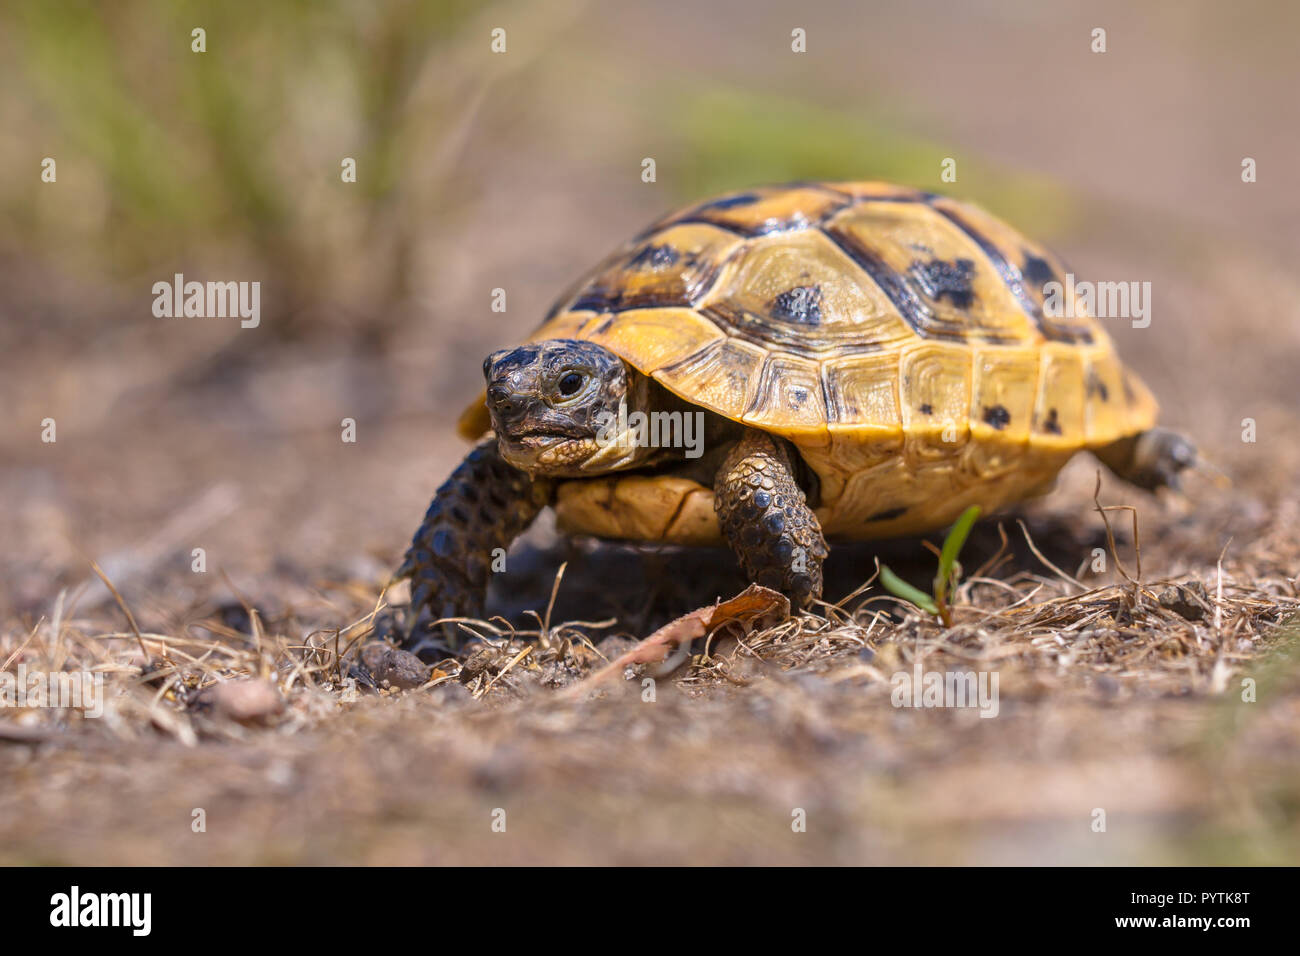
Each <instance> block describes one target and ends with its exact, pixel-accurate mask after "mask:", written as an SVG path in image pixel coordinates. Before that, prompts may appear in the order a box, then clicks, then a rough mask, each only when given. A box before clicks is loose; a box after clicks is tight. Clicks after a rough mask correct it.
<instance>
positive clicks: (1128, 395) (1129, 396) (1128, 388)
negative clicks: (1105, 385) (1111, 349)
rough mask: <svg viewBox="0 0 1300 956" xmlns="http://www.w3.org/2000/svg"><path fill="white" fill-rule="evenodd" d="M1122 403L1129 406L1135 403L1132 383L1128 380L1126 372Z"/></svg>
mask: <svg viewBox="0 0 1300 956" xmlns="http://www.w3.org/2000/svg"><path fill="white" fill-rule="evenodd" d="M1124 401H1126V402H1128V403H1129V404H1130V405H1132V404H1133V403H1134V402H1135V401H1137V395H1136V394H1135V393H1134V391H1133V383H1132V382H1131V381H1130V380H1129V377H1128V372H1125V373H1124Z"/></svg>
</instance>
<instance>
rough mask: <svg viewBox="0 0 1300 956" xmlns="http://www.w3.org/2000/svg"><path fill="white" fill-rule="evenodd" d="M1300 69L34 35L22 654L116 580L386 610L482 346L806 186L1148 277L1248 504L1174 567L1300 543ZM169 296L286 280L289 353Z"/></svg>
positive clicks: (385, 38)
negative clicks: (1295, 526) (905, 207)
mask: <svg viewBox="0 0 1300 956" xmlns="http://www.w3.org/2000/svg"><path fill="white" fill-rule="evenodd" d="M195 28H202V29H203V30H204V31H205V32H206V36H205V42H206V52H203V53H195V52H192V50H191V43H192V42H193V41H192V37H191V31H192V30H194V29H195ZM497 28H501V29H503V30H504V31H505V43H506V50H505V52H503V53H494V52H493V50H492V32H493V30H494V29H497ZM796 28H800V29H803V30H804V31H806V37H807V52H805V53H794V52H792V50H791V31H792V30H794V29H796ZM1096 28H1102V29H1104V30H1105V31H1106V52H1104V53H1094V52H1092V46H1093V42H1094V41H1093V31H1094V29H1096ZM1298 34H1300V7H1298V6H1297V5H1295V4H1291V3H1287V2H1284V0H1240V2H1237V3H1234V4H1230V5H1224V4H1222V3H1218V2H1212V0H1203V2H1202V0H1191V2H1188V0H1178V2H1173V0H1170V2H1147V3H1142V4H1140V5H1138V4H1131V3H1125V2H1118V0H1098V2H1090V3H1088V4H1043V3H1040V2H1035V0H969V2H939V0H910V2H898V3H883V2H861V0H853V2H848V0H845V2H835V0H825V2H804V3H798V4H793V3H778V2H771V0H734V2H727V0H723V2H712V3H708V4H701V3H699V2H696V0H657V2H654V3H645V4H627V3H596V2H590V3H584V2H576V0H574V2H570V0H557V2H531V3H509V2H501V3H478V2H468V0H466V2H427V0H426V2H412V0H393V2H384V3H374V2H369V0H357V2H332V3H320V2H308V0H298V2H292V0H284V2H277V3H229V2H226V3H218V2H206V3H205V2H197V0H195V2H188V0H120V2H113V3H108V2H103V3H93V2H81V3H73V2H22V0H19V2H13V3H6V4H4V5H3V6H2V7H0V130H3V135H0V407H3V409H4V414H3V415H0V502H3V504H2V505H0V621H4V622H5V624H6V626H7V627H9V628H12V630H13V632H14V633H23V632H25V631H26V629H28V628H30V627H31V625H32V624H33V623H34V621H35V620H36V618H37V617H38V616H40V615H42V614H47V613H48V612H49V609H50V605H51V602H52V601H53V600H54V596H55V595H56V594H57V593H58V592H59V590H60V589H61V588H63V587H75V586H77V585H79V584H81V583H83V582H85V581H86V580H88V577H89V573H88V565H87V558H89V557H94V558H96V559H97V560H98V561H99V562H100V563H101V564H102V565H103V566H104V568H105V570H106V571H107V572H109V575H110V577H112V578H113V580H114V581H115V582H117V584H118V586H119V587H120V588H121V589H122V591H123V593H124V594H126V595H127V597H128V598H129V600H130V602H131V605H132V608H133V610H134V611H135V612H136V614H137V615H138V616H139V618H140V620H141V625H142V626H144V627H154V628H167V627H171V628H176V627H181V626H184V625H185V624H186V623H187V622H189V621H191V620H193V619H194V618H195V616H196V615H199V614H201V613H207V611H208V610H209V609H210V608H211V607H212V605H213V604H214V603H215V602H219V601H221V600H227V599H229V595H230V593H231V591H230V588H232V587H237V588H238V589H239V590H240V592H241V593H243V594H245V595H247V596H249V598H250V600H253V601H255V602H257V603H258V604H259V606H265V607H270V608H272V609H283V608H284V607H285V606H286V604H291V603H293V602H294V601H295V600H297V599H298V598H299V597H303V599H304V600H305V596H306V595H307V594H309V593H314V592H312V588H313V587H314V586H315V584H316V583H317V582H319V581H322V580H341V579H342V580H357V581H361V582H365V583H366V585H367V586H370V587H377V586H378V585H379V584H381V583H382V582H383V580H384V579H385V577H386V574H387V572H388V570H389V569H391V568H392V567H393V566H394V564H395V562H396V561H397V560H398V559H399V558H400V555H401V553H402V551H403V550H404V548H405V545H406V543H407V541H408V540H409V537H410V535H411V533H412V532H413V530H414V529H415V526H416V524H417V523H418V521H419V519H420V517H421V515H422V514H423V511H424V508H425V506H426V504H427V501H428V498H429V496H430V494H431V492H432V491H433V489H434V488H435V487H436V486H437V484H439V483H440V482H441V481H442V479H443V478H444V477H445V475H446V474H447V472H449V471H450V470H451V468H452V467H454V465H455V463H456V462H457V460H458V459H459V457H460V456H461V455H462V454H463V451H464V446H463V445H462V444H461V443H460V442H459V440H458V439H457V438H456V437H455V435H454V433H453V423H454V421H455V418H456V416H457V414H458V413H459V411H460V410H461V408H462V406H463V405H464V404H465V403H466V402H467V401H468V400H470V399H471V398H472V397H473V396H474V395H475V394H476V391H477V389H478V388H479V386H480V384H481V372H480V365H481V361H482V358H483V356H484V355H485V354H486V353H487V352H488V351H489V350H492V349H495V348H500V347H502V346H505V345H509V344H511V343H514V342H516V341H518V340H519V339H520V338H522V337H523V336H524V335H526V334H527V333H528V332H529V331H530V330H531V329H532V328H533V327H534V326H535V325H536V324H537V323H538V322H539V320H540V318H541V316H542V315H543V313H544V312H545V310H546V309H547V308H548V307H549V305H550V304H551V302H552V300H553V299H554V298H556V297H557V296H558V295H559V294H560V293H561V292H562V291H563V290H564V289H565V288H566V287H567V286H568V285H569V284H570V283H571V282H572V281H574V280H575V279H576V278H577V277H578V276H579V275H580V274H581V273H582V272H583V271H584V270H586V269H587V268H588V267H590V266H591V265H592V264H594V263H595V262H596V261H597V260H598V259H599V258H600V257H601V256H603V255H604V254H605V253H606V252H608V251H609V250H610V249H611V248H612V247H613V246H615V245H616V244H618V243H620V242H621V241H623V240H624V239H626V238H627V237H628V236H630V235H632V234H633V233H634V232H636V231H638V230H639V229H640V228H642V227H643V226H645V225H646V224H647V223H649V222H650V221H651V220H653V219H655V218H656V217H658V216H660V215H661V214H663V213H665V212H667V211H669V210H671V209H673V208H674V207H677V206H680V205H682V204H685V203H688V202H693V201H696V200H698V199H701V198H704V197H707V196H709V195H710V194H712V193H716V192H720V191H724V190H731V189H739V188H743V187H745V186H749V185H753V184H759V183H765V182H781V181H787V180H792V179H805V178H828V179H886V180H893V181H897V182H902V183H908V184H913V185H916V186H920V187H923V188H926V189H932V190H936V191H941V192H947V193H950V194H952V195H955V196H958V197H960V198H965V199H970V200H973V201H975V202H978V203H980V204H982V205H984V206H985V207H986V208H988V209H989V210H990V211H992V212H993V213H995V214H997V215H999V216H1001V217H1003V218H1004V219H1006V220H1008V221H1009V222H1010V223H1012V224H1013V225H1014V226H1016V227H1017V228H1019V229H1021V230H1022V231H1023V232H1025V233H1026V234H1028V235H1030V236H1033V237H1034V238H1036V239H1038V240H1040V241H1042V242H1043V243H1045V244H1047V245H1048V246H1050V247H1052V248H1053V249H1055V250H1056V251H1057V252H1058V253H1059V254H1060V255H1061V256H1062V257H1063V258H1064V259H1065V260H1066V262H1067V263H1068V264H1069V265H1070V266H1071V268H1072V270H1073V271H1074V272H1075V273H1076V275H1078V276H1079V277H1081V278H1091V279H1104V280H1125V281H1129V280H1131V281H1149V282H1151V283H1152V290H1153V303H1152V324H1151V326H1150V328H1148V329H1144V330H1134V329H1131V328H1129V327H1128V323H1127V322H1123V321H1111V322H1110V324H1109V326H1108V328H1109V329H1110V331H1111V332H1112V334H1113V335H1114V336H1115V338H1116V339H1117V340H1118V344H1119V347H1120V351H1121V352H1122V354H1123V355H1124V357H1125V359H1126V360H1127V361H1128V362H1129V363H1131V364H1132V365H1133V366H1134V367H1135V368H1136V369H1137V370H1138V371H1139V372H1140V374H1141V375H1142V376H1143V377H1144V378H1145V379H1146V380H1147V382H1148V383H1149V384H1150V385H1151V387H1152V389H1153V391H1154V392H1155V393H1156V395H1157V396H1159V397H1160V399H1161V402H1162V405H1163V408H1164V418H1165V420H1166V422H1167V423H1168V424H1169V425H1171V426H1173V427H1175V428H1180V429H1183V430H1185V431H1187V432H1189V433H1191V434H1192V435H1193V436H1194V437H1195V438H1196V439H1197V440H1198V442H1199V443H1200V444H1201V445H1202V447H1203V448H1204V449H1206V450H1207V451H1208V452H1209V453H1210V455H1211V456H1212V457H1213V458H1215V460H1216V461H1217V462H1218V463H1219V464H1220V466H1221V467H1223V468H1224V469H1225V470H1226V471H1228V472H1229V473H1231V474H1232V475H1233V477H1234V479H1235V480H1236V482H1237V485H1236V489H1237V490H1236V497H1235V498H1234V501H1236V502H1238V504H1236V505H1234V507H1235V508H1236V509H1237V510H1236V511H1234V512H1233V516H1234V517H1233V518H1232V521H1229V522H1227V523H1226V524H1222V525H1215V526H1214V529H1213V531H1212V532H1207V533H1204V534H1199V535H1198V534H1192V533H1184V534H1182V535H1181V536H1171V538H1170V540H1169V542H1168V543H1169V549H1168V550H1167V551H1166V552H1165V553H1164V554H1163V558H1162V557H1159V556H1157V557H1153V558H1152V560H1153V561H1155V562H1157V563H1160V562H1161V561H1163V564H1161V565H1160V567H1159V571H1160V572H1161V573H1164V572H1168V573H1174V572H1176V571H1178V570H1179V569H1180V568H1184V567H1187V566H1189V565H1191V564H1195V563H1197V562H1202V563H1203V562H1209V564H1210V566H1211V567H1212V566H1213V561H1214V559H1215V556H1216V555H1217V554H1218V553H1219V552H1220V550H1221V549H1222V547H1223V546H1224V543H1225V540H1226V537H1227V536H1228V534H1229V533H1234V532H1235V533H1236V534H1238V536H1239V537H1238V540H1239V541H1240V540H1242V538H1241V537H1240V535H1241V534H1242V533H1243V531H1242V529H1246V533H1247V535H1249V534H1250V533H1251V532H1250V529H1252V528H1255V527H1257V526H1258V524H1259V523H1260V522H1261V521H1263V520H1264V518H1265V517H1266V516H1268V515H1274V516H1275V517H1277V520H1279V521H1290V520H1292V519H1293V518H1294V517H1296V512H1297V509H1296V507H1295V500H1296V496H1295V488H1296V482H1295V478H1294V475H1295V469H1296V466H1297V463H1298V462H1297V454H1296V452H1295V449H1294V447H1292V444H1291V443H1292V442H1293V441H1294V436H1295V434H1296V433H1297V426H1298V425H1300V403H1297V398H1296V381H1297V378H1296V369H1297V367H1298V366H1300V278H1297V271H1296V266H1295V256H1296V250H1297V249H1298V248H1300V189H1297V188H1296V185H1295V178H1294V177H1295V170H1296V168H1297V156H1298V155H1300V152H1298V150H1297V147H1298V146H1300V142H1297V140H1298V138H1300V137H1298V136H1297V130H1300V101H1297V98H1296V96H1295V92H1296V90H1297V88H1300V60H1297V58H1296V55H1295V37H1296V36H1297V35H1298ZM47 157H49V158H53V159H54V160H55V161H56V163H57V167H56V168H57V181H56V182H53V183H49V182H43V181H42V178H41V173H42V160H43V159H45V158H47ZM1247 157H1249V158H1252V159H1254V160H1255V162H1256V164H1257V169H1258V181H1257V182H1255V183H1251V184H1247V183H1243V181H1242V177H1241V171H1242V161H1243V159H1244V158H1247ZM345 158H352V159H354V160H355V162H356V182H355V183H349V182H343V181H342V180H341V177H340V172H341V163H342V162H343V160H344V159H345ZM645 158H653V159H654V160H655V163H656V174H657V175H656V181H655V182H653V183H646V182H643V181H642V178H641V173H642V161H643V160H644V159H645ZM948 158H951V159H954V160H955V161H956V170H957V180H956V182H954V183H946V182H942V181H941V179H940V173H941V164H942V163H943V162H944V160H945V159H948ZM175 273H183V274H184V275H185V277H186V278H187V279H188V280H198V281H208V280H221V281H227V280H233V281H260V283H261V288H262V299H261V313H262V314H261V323H260V326H259V327H258V328H256V329H241V328H240V327H239V322H238V320H235V319H196V318H190V319H160V318H156V317H154V315H153V314H152V306H153V301H154V295H153V293H152V286H153V284H154V283H155V282H158V281H170V280H171V278H172V276H173V275H174V274H175ZM496 288H503V289H505V290H506V292H507V296H508V298H507V302H508V309H507V311H506V312H505V313H504V314H502V313H495V312H493V311H492V310H491V302H492V290H493V289H496ZM47 418H52V419H54V420H55V421H56V423H57V441H56V442H55V443H53V444H50V443H45V442H42V441H41V432H42V427H43V426H42V422H43V420H45V419H47ZM344 418H352V419H355V421H356V423H357V424H356V429H357V441H356V443H355V444H346V443H343V442H341V441H340V422H341V420H342V419H344ZM1246 418H1250V419H1253V420H1254V421H1255V422H1257V428H1258V441H1257V442H1256V443H1254V444H1243V443H1242V441H1241V429H1242V420H1243V419H1246ZM1081 467H1082V471H1080V475H1081V476H1083V477H1082V478H1081V480H1080V481H1079V482H1076V485H1075V486H1074V487H1073V488H1072V491H1071V494H1074V495H1075V497H1074V498H1072V499H1070V501H1071V502H1072V504H1070V505H1069V507H1072V508H1075V509H1076V510H1077V505H1078V497H1077V494H1078V492H1079V489H1080V488H1083V487H1085V486H1086V487H1087V488H1088V490H1089V491H1090V482H1091V466H1088V465H1084V466H1081ZM1086 493H1087V492H1085V494H1086ZM1120 494H1123V492H1120ZM1062 500H1064V499H1062ZM1233 522H1235V524H1234V523H1233ZM1220 532H1222V533H1220ZM1175 543H1176V545H1177V546H1176V547H1175V546H1174V544H1175ZM200 546H201V547H204V548H205V550H206V553H207V561H208V566H209V569H210V570H213V571H220V572H222V574H223V575H224V576H225V577H221V576H219V575H217V574H207V575H194V574H191V573H190V570H189V561H190V558H189V555H190V553H191V549H192V548H194V547H200ZM1153 547H1158V545H1154V546H1153ZM1156 554H1157V555H1158V554H1159V552H1156ZM547 584H548V586H549V578H548V579H547ZM106 598H107V595H106V594H104V593H103V592H102V591H101V592H99V593H98V596H96V593H95V592H94V591H93V590H91V591H87V592H85V597H84V603H83V607H85V608H91V607H93V606H94V602H95V601H101V602H103V601H105V600H106ZM335 623H338V622H337V621H336V622H335ZM1030 842H1032V840H1031V841H1030ZM1026 845H1028V844H1026Z"/></svg>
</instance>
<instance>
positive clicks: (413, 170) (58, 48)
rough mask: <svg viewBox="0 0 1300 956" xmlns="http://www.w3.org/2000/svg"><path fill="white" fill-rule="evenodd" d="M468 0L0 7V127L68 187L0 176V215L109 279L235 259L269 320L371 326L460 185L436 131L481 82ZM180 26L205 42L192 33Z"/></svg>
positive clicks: (228, 265) (397, 295)
mask: <svg viewBox="0 0 1300 956" xmlns="http://www.w3.org/2000/svg"><path fill="white" fill-rule="evenodd" d="M482 12H483V6H482V4H478V3H475V2H473V0H439V2H433V3H430V2H423V0H395V2H388V3H383V4H364V3H338V4H320V3H313V2H309V0H287V2H283V3H271V4H260V5H257V6H255V7H254V6H251V5H250V6H245V5H243V4H212V3H198V2H192V0H133V2H123V3H115V4H111V5H110V4H95V3H55V2H52V3H20V4H12V5H5V6H4V7H3V9H2V10H0V36H3V40H0V86H3V88H4V89H5V91H6V98H7V99H8V100H9V102H8V103H7V104H5V106H6V110H5V113H6V118H7V119H9V120H10V121H11V122H12V123H13V124H15V125H16V126H17V127H18V129H17V130H16V129H15V127H14V126H11V128H10V132H11V133H14V132H16V131H18V132H21V133H22V135H24V136H26V137H27V138H29V139H32V140H35V141H38V142H39V143H40V144H41V145H40V147H39V149H41V150H43V152H40V153H37V156H38V157H39V156H41V155H52V156H54V157H56V159H57V161H58V163H59V168H58V173H59V182H60V185H61V186H64V187H65V188H64V189H61V190H60V191H59V193H58V194H53V193H50V192H49V191H45V192H42V191H40V190H32V189H30V188H19V187H18V186H17V185H15V184H14V183H13V182H12V181H11V183H10V185H8V186H4V185H0V216H2V217H3V219H4V220H5V226H6V228H5V230H4V232H5V233H6V234H8V235H9V236H10V237H13V238H17V239H19V240H20V242H21V248H22V251H23V252H24V254H29V255H36V256H39V255H42V254H43V253H45V254H51V255H54V256H55V257H57V259H58V265H59V266H60V267H62V268H65V269H66V268H69V264H70V262H72V261H75V263H76V267H78V268H80V269H81V270H82V271H86V272H89V273H91V274H94V273H100V274H102V275H104V276H105V277H107V278H109V279H110V280H118V281H125V282H134V281H135V280H136V279H137V278H138V277H140V276H141V275H146V276H150V277H153V278H159V277H165V276H168V275H170V273H171V271H172V270H173V268H175V269H176V271H181V270H182V269H185V268H186V267H187V266H188V267H189V268H190V269H192V270H193V271H195V272H197V271H200V270H202V269H213V268H222V269H228V270H234V269H238V270H240V271H241V272H242V273H243V274H253V275H254V277H258V276H260V277H262V278H263V279H264V280H267V284H269V285H270V286H271V287H272V289H273V292H272V294H273V295H274V297H275V300H276V311H277V312H278V313H279V315H280V316H281V317H282V321H277V322H275V323H272V324H271V326H270V327H271V329H272V330H273V332H274V333H275V334H282V335H285V336H288V337H295V336H297V335H298V334H299V333H301V332H302V330H303V327H304V326H305V325H306V324H308V323H319V322H321V321H328V318H327V315H329V314H332V315H335V316H337V317H339V318H340V319H342V320H343V321H344V322H345V323H346V324H347V325H349V326H351V327H352V328H353V329H354V330H356V331H358V332H359V334H361V335H363V336H377V337H383V335H384V334H385V332H386V330H387V328H388V324H389V323H391V322H392V321H393V316H394V313H395V311H396V309H395V308H394V306H395V304H396V303H397V302H399V301H400V300H401V299H402V298H403V297H404V296H406V295H408V294H409V286H410V275H409V273H410V270H411V269H412V267H413V264H414V260H415V249H416V247H417V244H418V241H419V239H420V237H421V229H422V227H426V226H427V221H428V218H429V217H430V216H437V215H439V214H440V213H446V212H448V211H449V209H451V208H452V207H453V204H454V203H455V202H456V201H457V197H458V196H462V195H463V193H464V190H463V188H462V189H456V190H450V189H446V188H444V187H445V184H446V179H447V177H448V175H449V168H448V164H447V163H441V164H440V163H439V162H437V159H438V156H439V151H438V148H437V147H438V146H439V145H440V143H441V142H442V141H443V137H445V136H446V134H447V132H448V129H449V128H452V129H454V127H455V125H456V123H457V121H458V118H459V117H460V116H461V115H462V114H463V113H464V112H465V110H466V109H467V108H468V107H467V104H468V103H471V102H472V101H473V100H474V92H475V84H479V85H482V83H484V82H486V81H485V80H482V79H481V78H480V79H477V80H476V79H473V78H472V74H471V73H470V71H467V70H464V69H462V66H463V63H462V60H463V59H464V56H465V52H464V51H465V50H466V48H467V46H468V45H469V44H471V43H473V44H481V43H482V42H483V37H485V36H486V29H485V28H484V29H482V30H478V29H475V30H474V31H472V33H471V31H470V30H469V26H470V25H471V24H475V23H476V22H477V21H476V19H475V18H476V17H479V16H481V15H482ZM195 27H202V28H203V29H204V31H205V32H206V47H207V49H206V52H194V51H193V50H192V49H191V42H192V41H191V31H192V30H193V29H194V28H195ZM11 153H12V151H11ZM344 157H351V158H353V159H354V160H355V161H356V164H357V168H358V170H359V171H360V172H359V175H358V177H357V180H356V182H355V183H354V184H346V185H345V184H344V183H343V182H342V181H341V177H340V170H341V162H342V160H343V158H344ZM22 160H23V161H25V162H29V163H30V162H32V160H31V159H30V157H27V156H23V157H22ZM22 182H23V184H24V186H25V184H26V180H25V179H24V180H22ZM399 187H400V188H399ZM63 197H76V198H75V203H76V204H77V206H78V210H75V211H74V210H72V209H70V208H68V205H69V203H68V200H66V199H63ZM60 200H62V201H63V202H64V205H63V206H57V205H55V204H56V203H58V202H59V201H60ZM155 273H157V275H155ZM196 278H203V277H200V276H196Z"/></svg>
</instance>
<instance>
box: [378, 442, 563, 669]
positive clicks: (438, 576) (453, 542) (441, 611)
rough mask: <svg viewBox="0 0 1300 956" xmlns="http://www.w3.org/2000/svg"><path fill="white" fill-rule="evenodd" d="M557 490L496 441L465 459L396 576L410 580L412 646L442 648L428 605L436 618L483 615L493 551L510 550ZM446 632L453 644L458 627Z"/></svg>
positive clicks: (435, 499)
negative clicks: (430, 628) (431, 628)
mask: <svg viewBox="0 0 1300 956" xmlns="http://www.w3.org/2000/svg"><path fill="white" fill-rule="evenodd" d="M551 487H552V486H551V483H550V482H548V481H545V480H533V479H531V478H529V477H528V475H526V474H525V473H524V472H522V471H520V470H519V469H517V468H514V467H512V466H511V465H509V464H507V463H506V462H505V460H503V459H502V458H501V455H500V453H499V452H498V451H497V443H496V440H495V439H488V440H486V441H484V442H482V443H480V444H479V445H477V446H476V447H475V448H474V450H473V451H471V452H470V453H469V454H468V455H466V456H465V460H464V461H462V462H461V463H460V465H459V466H458V467H457V468H456V470H455V471H453V472H452V473H451V476H450V477H449V478H448V479H447V480H446V481H445V482H443V484H442V486H441V487H439V488H438V490H437V492H436V493H435V494H434V496H433V501H432V503H431V504H430V505H429V510H428V511H427V512H426V513H425V516H424V522H423V523H422V524H421V525H420V528H419V530H418V531H416V532H415V537H414V538H413V539H412V541H411V546H410V547H409V548H408V549H407V551H406V559H405V561H403V563H402V566H401V567H400V568H399V569H398V570H397V572H396V574H395V575H394V578H396V579H400V578H404V577H409V578H410V579H411V612H412V616H413V620H412V621H411V624H410V633H409V634H408V635H407V637H406V641H405V643H406V646H407V649H408V650H412V651H415V652H416V653H419V652H420V651H421V650H426V649H427V650H430V651H434V652H436V650H437V648H436V647H432V646H430V645H431V642H430V641H429V640H428V638H429V636H430V635H429V634H428V633H427V624H426V623H425V621H423V620H421V618H420V615H421V612H422V611H424V610H425V609H427V610H428V613H429V614H431V615H433V617H434V618H435V619H436V618H444V617H479V616H481V615H482V613H483V602H484V599H485V597H486V594H487V582H488V574H489V573H490V572H491V569H492V562H493V558H494V552H496V550H497V549H498V548H500V549H503V550H504V549H508V548H509V547H510V544H511V542H512V541H514V539H515V538H517V537H518V536H519V535H520V534H522V533H523V532H524V530H525V529H526V528H527V527H528V526H529V525H530V524H531V523H532V521H533V519H534V518H536V517H537V515H538V513H539V512H540V511H541V510H542V509H543V508H544V507H546V505H547V503H548V501H549V500H550V495H551ZM442 630H443V636H444V638H445V639H446V642H447V643H448V644H450V645H451V646H452V647H454V646H455V643H456V639H455V635H454V634H453V631H454V627H453V626H452V625H444V627H443V629H442Z"/></svg>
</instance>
